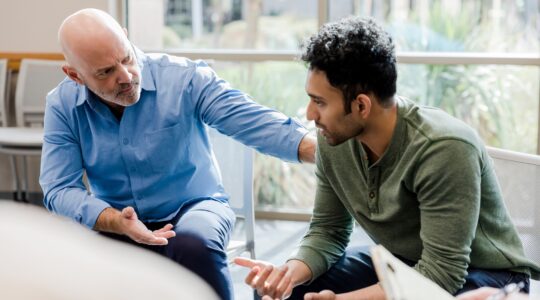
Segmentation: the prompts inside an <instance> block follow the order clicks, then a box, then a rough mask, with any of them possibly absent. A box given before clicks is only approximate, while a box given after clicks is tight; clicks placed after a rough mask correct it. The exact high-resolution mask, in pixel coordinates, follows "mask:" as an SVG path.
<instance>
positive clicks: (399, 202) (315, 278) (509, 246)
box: [236, 17, 540, 299]
mask: <svg viewBox="0 0 540 300" xmlns="http://www.w3.org/2000/svg"><path fill="white" fill-rule="evenodd" d="M302 59H303V60H304V61H305V62H306V63H307V64H308V65H309V70H308V74H307V81H306V92H307V94H308V95H309V98H310V101H309V104H308V106H307V117H308V119H310V120H313V121H314V122H315V124H316V125H317V127H318V129H319V133H318V150H317V158H316V161H317V169H316V175H317V180H318V182H317V193H316V198H315V207H314V210H313V218H312V220H311V224H310V228H309V230H308V232H307V233H306V235H305V236H304V238H303V240H302V242H301V245H300V247H299V249H298V251H297V252H296V254H295V255H294V256H292V257H291V258H290V260H288V261H287V263H286V264H284V265H283V266H280V267H274V266H273V265H271V264H269V263H266V262H261V261H251V260H248V259H244V258H237V259H236V262H237V264H239V265H242V266H245V267H248V268H251V272H250V273H249V274H248V276H247V277H246V283H247V284H249V285H251V286H252V287H253V288H255V289H257V291H258V293H259V294H260V295H265V299H281V298H287V297H289V296H290V298H291V299H385V296H384V292H383V290H382V288H381V287H380V285H379V284H378V280H377V276H376V273H375V271H374V267H373V264H372V261H371V258H370V255H369V252H368V251H367V248H365V247H364V248H362V247H349V248H348V249H346V247H347V244H348V243H349V237H350V235H351V232H352V230H353V226H354V221H356V222H358V223H359V224H360V226H362V228H363V229H364V230H365V231H366V232H367V234H368V235H369V236H370V237H371V238H372V239H373V240H374V242H375V243H377V244H382V245H383V246H384V247H386V248H387V249H388V250H389V251H390V252H392V253H393V254H394V255H395V256H397V257H398V258H400V259H401V260H402V261H403V262H405V263H406V264H408V265H410V266H411V267H413V268H414V269H415V270H416V271H418V272H420V273H421V274H422V275H424V276H425V277H427V278H429V279H431V280H432V281H434V282H435V283H437V284H438V285H439V286H441V287H442V288H444V289H445V290H447V291H448V292H449V293H452V294H460V293H463V292H465V291H468V290H471V289H474V288H477V287H482V286H492V287H501V286H504V285H505V284H508V283H509V282H520V281H523V282H525V284H526V288H525V291H527V290H528V285H529V277H530V276H531V275H532V276H533V277H535V278H539V277H540V267H538V266H537V265H535V264H534V263H533V262H531V261H530V260H528V259H527V258H525V255H524V252H523V246H522V244H521V241H520V240H519V237H518V234H517V231H516V229H515V227H514V225H513V224H512V221H511V219H510V216H509V215H508V213H507V211H506V209H505V206H504V202H503V199H502V195H501V191H500V188H499V186H498V183H497V179H496V177H495V172H494V170H493V165H492V162H491V160H490V158H489V156H488V154H487V152H486V149H485V147H484V145H483V143H482V140H481V139H480V138H479V137H478V135H477V134H476V133H475V131H474V130H473V129H471V128H470V127H469V126H467V125H466V124H465V123H463V122H461V121H459V120H457V119H455V118H453V117H451V116H450V115H448V114H446V113H444V112H443V111H441V110H439V109H434V108H429V107H424V106H420V105H417V104H415V103H413V102H412V101H410V100H408V99H405V98H402V97H399V96H397V95H396V80H397V71H396V57H395V51H394V44H393V42H392V39H391V37H390V36H389V35H388V34H387V33H386V32H385V31H384V30H383V29H382V28H381V27H379V26H378V25H377V24H376V23H375V22H374V21H373V20H371V19H362V18H357V17H352V18H347V19H343V20H341V21H339V22H335V23H330V24H327V25H325V26H323V27H322V29H321V30H320V31H319V33H318V34H316V35H314V36H313V37H311V39H310V40H308V41H307V43H306V45H305V49H304V53H303V55H302ZM411 288H414V287H411Z"/></svg>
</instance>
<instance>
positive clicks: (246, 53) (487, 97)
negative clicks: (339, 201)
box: [128, 0, 540, 212]
mask: <svg viewBox="0 0 540 300" xmlns="http://www.w3.org/2000/svg"><path fill="white" fill-rule="evenodd" d="M128 7H129V9H128V12H129V14H128V24H129V29H130V32H131V35H130V37H131V39H132V41H133V42H134V43H135V44H136V45H138V46H139V47H141V48H143V50H158V51H165V52H169V53H172V54H178V55H184V56H188V57H190V58H205V59H211V60H213V67H214V68H215V69H216V71H217V73H218V74H219V75H220V76H221V77H222V78H224V79H226V80H228V81H229V82H231V84H232V85H233V86H234V87H236V88H238V89H240V90H243V91H245V92H247V93H248V94H250V95H252V96H253V98H254V99H255V100H256V101H258V102H260V103H262V104H265V105H268V106H271V107H274V108H276V109H278V110H281V111H283V112H284V113H286V114H288V115H290V116H293V117H297V118H299V119H300V120H303V121H304V122H305V117H304V107H305V105H306V103H307V97H306V96H305V94H304V80H305V73H306V69H305V67H304V66H303V64H302V63H300V62H298V61H295V60H294V57H295V55H296V54H297V52H298V48H299V44H300V42H301V41H302V40H303V39H304V38H306V37H308V36H309V35H311V34H312V33H315V32H316V30H317V28H318V27H319V26H320V25H321V24H322V23H324V22H326V21H333V20H338V19H339V18H341V17H344V16H348V15H361V16H372V17H373V18H375V19H377V20H378V21H379V22H380V23H381V24H382V25H383V26H385V28H386V29H387V30H388V31H389V32H390V33H391V34H392V36H393V38H394V41H395V43H396V47H397V55H398V62H399V65H398V72H399V73H398V93H399V94H400V95H403V96H406V97H408V98H410V99H413V100H415V101H417V102H419V103H423V104H427V105H432V106H437V107H441V108H443V109H444V110H446V111H447V112H449V113H450V114H452V115H454V116H456V117H457V118H459V119H461V120H463V121H465V122H467V123H468V124H470V125H471V126H473V127H474V128H476V130H477V131H478V132H479V133H480V135H481V136H482V138H483V139H484V141H485V142H486V143H487V144H488V145H492V146H496V147H502V148H506V149H512V150H517V151H521V152H529V153H535V152H538V151H539V149H538V144H539V141H538V135H539V132H538V124H539V118H538V114H539V109H540V108H539V101H540V86H539V85H540V84H539V82H540V55H539V53H540V4H539V2H538V0H482V1H467V0H431V1H428V0H381V1H374V0H339V1H337V0H335V1H332V0H298V1H286V0H224V1H216V0H165V1H155V0H128ZM148 11H157V12H159V11H161V14H159V13H157V16H149V14H148ZM141 32H146V33H147V36H146V37H144V36H143V35H142V33H141ZM148 33H151V34H148ZM156 37H157V38H156ZM240 49H241V50H240ZM306 124H307V125H308V126H310V125H311V126H312V124H309V123H307V122H306ZM255 171H256V173H255V178H256V179H255V180H256V182H255V194H256V195H255V196H256V201H257V203H258V204H257V205H258V208H259V209H269V210H286V209H300V210H304V211H305V212H309V210H310V208H311V206H312V201H313V197H314V195H313V194H314V192H313V190H314V186H315V178H314V176H313V167H312V166H305V165H294V164H287V163H283V162H280V161H279V160H277V159H274V158H270V157H266V156H262V155H258V156H257V157H256V166H255Z"/></svg>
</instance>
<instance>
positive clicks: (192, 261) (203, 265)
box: [102, 200, 235, 300]
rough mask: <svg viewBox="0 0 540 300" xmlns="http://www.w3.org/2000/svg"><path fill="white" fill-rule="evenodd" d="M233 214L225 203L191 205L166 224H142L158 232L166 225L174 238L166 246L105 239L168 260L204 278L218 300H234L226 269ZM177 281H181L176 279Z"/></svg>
mask: <svg viewBox="0 0 540 300" xmlns="http://www.w3.org/2000/svg"><path fill="white" fill-rule="evenodd" d="M234 218H235V216H234V213H233V212H232V210H231V209H230V208H229V206H228V205H227V204H225V203H220V202H218V201H214V200H203V201H201V202H198V203H196V204H193V205H190V206H188V207H186V208H184V209H182V210H181V211H180V213H179V214H178V215H177V216H176V217H174V218H173V219H172V220H171V221H168V222H156V223H145V225H146V227H147V228H148V229H150V230H157V229H160V228H162V227H163V226H165V225H166V224H168V223H171V224H173V225H174V228H173V230H174V231H175V232H176V236H175V237H173V238H171V239H169V243H168V244H167V245H165V246H149V245H143V244H139V243H136V242H135V241H133V240H131V239H130V238H128V237H127V236H124V235H117V234H111V233H102V234H103V235H105V236H108V237H111V238H114V239H116V240H120V241H123V242H127V243H130V244H133V245H136V246H138V247H142V248H145V249H148V250H151V251H153V252H156V253H159V254H161V255H163V256H165V257H168V258H170V259H172V260H173V261H175V262H176V263H178V264H180V265H182V266H183V267H185V268H187V269H189V270H190V271H192V272H193V273H195V274H197V275H199V276H200V277H201V278H203V279H204V280H205V281H206V282H207V283H208V284H209V285H210V286H211V287H212V288H213V289H214V290H215V291H216V293H217V294H218V296H219V297H220V298H221V299H226V300H229V299H233V297H234V296H233V291H232V281H231V279H230V273H229V270H228V266H227V255H226V245H227V244H228V242H229V236H230V232H231V231H232V227H233V226H234ZM179 280H182V279H181V278H179Z"/></svg>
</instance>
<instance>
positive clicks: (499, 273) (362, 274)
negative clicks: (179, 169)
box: [289, 247, 529, 300]
mask: <svg viewBox="0 0 540 300" xmlns="http://www.w3.org/2000/svg"><path fill="white" fill-rule="evenodd" d="M368 253H369V248H368V247H350V248H348V249H347V251H346V253H345V254H344V255H343V256H342V257H341V258H340V259H339V260H338V261H337V262H336V264H334V266H332V267H331V268H330V269H329V270H328V272H326V273H324V274H323V275H321V276H320V277H319V278H317V279H315V280H314V281H313V282H312V283H311V284H309V285H300V286H297V287H296V288H294V290H293V293H292V295H291V297H290V298H289V299H299V300H303V299H304V294H306V293H308V292H320V291H322V290H331V291H333V292H335V293H346V292H351V291H354V290H358V289H362V288H365V287H368V286H370V285H374V284H376V283H377V282H379V280H378V279H377V274H376V273H375V268H374V266H373V262H372V261H371V256H370V255H369V254H368ZM398 258H399V257H398ZM399 259H400V260H401V261H403V262H404V263H406V264H407V265H409V266H411V267H412V266H414V265H415V264H416V262H413V261H410V260H406V259H403V258H399ZM468 273H469V274H468V275H467V277H466V278H465V284H464V285H463V288H461V289H460V290H459V291H458V292H457V293H455V295H458V294H461V293H464V292H467V291H470V290H474V289H477V288H479V287H484V286H490V287H495V288H500V287H503V286H505V285H507V284H509V283H512V282H515V283H519V282H521V281H523V283H525V287H524V288H523V290H522V292H525V293H529V277H528V276H527V275H526V274H522V273H516V272H511V271H507V270H485V269H474V268H469V270H468ZM411 288H414V287H411Z"/></svg>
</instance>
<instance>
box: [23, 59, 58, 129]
mask: <svg viewBox="0 0 540 300" xmlns="http://www.w3.org/2000/svg"><path fill="white" fill-rule="evenodd" d="M64 63H65V62H64V61H55V60H41V59H23V60H22V61H21V68H20V70H19V76H18V78H17V88H16V91H15V121H16V125H17V127H43V114H44V112H45V98H46V96H47V94H48V93H49V92H50V91H51V90H52V89H54V88H55V87H56V86H57V85H58V84H59V83H60V82H61V81H62V80H63V79H64V78H65V77H66V75H65V74H64V72H62V65H63V64H64Z"/></svg>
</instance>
